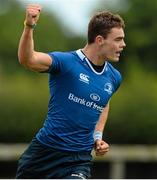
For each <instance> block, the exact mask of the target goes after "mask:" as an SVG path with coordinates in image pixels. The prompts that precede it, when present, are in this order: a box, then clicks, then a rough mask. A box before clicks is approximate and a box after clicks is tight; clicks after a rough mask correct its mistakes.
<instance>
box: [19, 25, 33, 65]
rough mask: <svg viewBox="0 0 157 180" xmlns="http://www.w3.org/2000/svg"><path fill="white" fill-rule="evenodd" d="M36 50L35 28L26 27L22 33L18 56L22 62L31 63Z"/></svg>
mask: <svg viewBox="0 0 157 180" xmlns="http://www.w3.org/2000/svg"><path fill="white" fill-rule="evenodd" d="M33 52H34V41H33V29H31V28H28V27H25V28H24V31H23V33H22V36H21V39H20V42H19V49H18V57H19V62H20V63H21V64H27V63H29V60H30V59H32V57H33Z"/></svg>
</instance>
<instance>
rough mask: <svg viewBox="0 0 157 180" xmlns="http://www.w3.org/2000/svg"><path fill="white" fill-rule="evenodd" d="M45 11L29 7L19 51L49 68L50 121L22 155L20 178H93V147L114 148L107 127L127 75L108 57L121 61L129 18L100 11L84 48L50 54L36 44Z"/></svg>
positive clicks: (35, 65)
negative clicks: (112, 104)
mask: <svg viewBox="0 0 157 180" xmlns="http://www.w3.org/2000/svg"><path fill="white" fill-rule="evenodd" d="M40 12H41V7H40V6H39V5H29V6H28V7H27V9H26V19H25V22H24V25H25V27H24V31H23V34H22V36H21V40H20V43H19V49H18V57H19V62H20V63H21V64H22V65H24V66H25V67H26V68H28V69H30V70H33V71H37V72H47V73H49V87H50V94H51V97H50V101H49V108H48V114H47V118H46V120H45V123H44V125H43V127H42V128H41V129H40V131H39V132H38V133H37V135H36V136H35V137H34V138H33V140H32V142H31V144H30V145H29V147H28V148H27V150H26V151H25V152H24V153H23V155H22V156H21V158H20V160H19V164H18V169H17V174H16V178H21V179H23V178H27V179H35V178H38V179H39V178H43V179H48V178H51V179H53V178H56V179H61V178H67V179H75V178H77V179H83V178H90V164H91V160H92V157H91V151H92V149H93V147H94V149H95V152H96V155H104V154H105V153H106V152H108V150H109V145H108V144H107V143H106V142H105V141H103V140H102V133H103V129H104V126H105V122H106V120H107V116H108V111H109V100H110V98H111V96H112V95H113V93H114V92H115V91H116V90H117V89H118V87H119V85H120V83H121V75H120V73H119V72H118V71H117V70H116V69H115V68H114V67H113V66H112V65H111V64H110V63H109V62H108V61H109V60H110V61H113V62H117V61H119V57H120V53H121V51H122V50H123V48H124V47H125V43H124V22H123V20H122V18H121V17H120V16H119V15H114V14H112V13H110V12H100V13H98V14H96V15H94V16H93V17H92V19H91V20H90V22H89V26H88V43H87V45H86V46H85V47H84V48H82V49H79V50H77V51H72V52H50V53H48V54H46V53H42V52H37V51H35V50H34V41H33V30H34V27H35V26H36V24H37V22H38V20H39V15H40Z"/></svg>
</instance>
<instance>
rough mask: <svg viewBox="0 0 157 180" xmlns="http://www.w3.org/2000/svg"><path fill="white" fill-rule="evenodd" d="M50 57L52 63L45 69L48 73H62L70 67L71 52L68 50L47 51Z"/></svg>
mask: <svg viewBox="0 0 157 180" xmlns="http://www.w3.org/2000/svg"><path fill="white" fill-rule="evenodd" d="M48 55H49V56H50V57H51V58H52V64H51V66H50V67H49V69H48V70H47V71H46V72H47V73H50V74H59V73H61V74H64V73H65V72H66V71H68V69H69V68H70V67H71V63H70V62H71V61H70V60H71V56H72V55H71V54H70V53H68V52H49V53H48Z"/></svg>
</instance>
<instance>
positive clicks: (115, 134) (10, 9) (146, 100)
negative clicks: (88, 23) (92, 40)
mask: <svg viewBox="0 0 157 180" xmlns="http://www.w3.org/2000/svg"><path fill="white" fill-rule="evenodd" d="M116 2H117V3H116V6H115V4H114V5H112V3H111V4H108V6H107V5H106V4H105V0H104V1H101V3H100V2H99V3H97V4H96V6H95V9H93V10H91V14H90V15H92V14H93V12H96V11H97V10H104V9H106V10H111V11H112V12H114V13H119V14H120V15H121V16H122V17H123V18H124V20H125V23H126V29H125V34H126V38H125V41H126V44H127V47H126V48H125V50H124V52H123V54H122V56H121V60H120V62H119V63H116V64H113V65H114V66H115V67H117V68H118V69H119V70H120V72H121V73H122V76H123V83H122V85H121V87H120V89H119V91H118V92H117V93H116V94H115V95H114V96H113V98H112V100H111V106H110V113H109V118H108V122H107V125H106V127H105V132H104V138H105V139H106V141H107V142H109V143H112V144H113V143H115V144H156V143H157V138H156V137H157V130H156V129H157V72H156V69H157V62H156V61H157V60H156V59H157V58H156V57H157V56H156V52H157V51H156V48H157V38H156V37H157V21H156V17H157V1H156V0H150V1H141V0H125V1H120V0H117V1H116ZM24 18H25V9H24V7H23V6H21V3H19V1H16V0H12V1H11V0H0V142H5V143H12V142H29V141H30V140H31V138H32V137H33V136H34V134H35V133H36V132H37V131H38V129H39V128H40V127H41V126H42V124H43V122H44V119H45V117H46V113H47V104H48V99H49V89H48V85H47V84H48V83H47V81H48V76H47V74H40V73H34V72H31V71H28V70H27V69H24V68H23V67H22V66H21V65H20V64H19V63H18V58H17V48H18V42H19V39H20V36H21V33H22V30H23V21H24ZM74 24H75V22H74ZM74 24H73V25H74ZM34 39H35V48H36V50H38V51H43V52H49V51H56V50H59V51H66V50H76V49H78V48H82V47H83V46H84V45H85V43H86V36H85V35H82V36H81V35H80V36H79V35H75V34H73V33H72V32H71V31H69V30H68V28H65V27H64V25H63V24H61V22H60V21H59V20H58V19H57V18H56V16H55V13H53V12H51V13H50V12H49V11H46V10H45V11H43V13H42V14H41V17H40V21H39V23H38V26H37V27H36V29H35V33H34ZM63 91H64V90H63Z"/></svg>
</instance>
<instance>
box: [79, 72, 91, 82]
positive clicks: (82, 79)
mask: <svg viewBox="0 0 157 180" xmlns="http://www.w3.org/2000/svg"><path fill="white" fill-rule="evenodd" d="M79 80H80V81H83V82H85V83H88V84H89V76H88V75H86V74H83V73H81V74H80V79H79Z"/></svg>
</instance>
